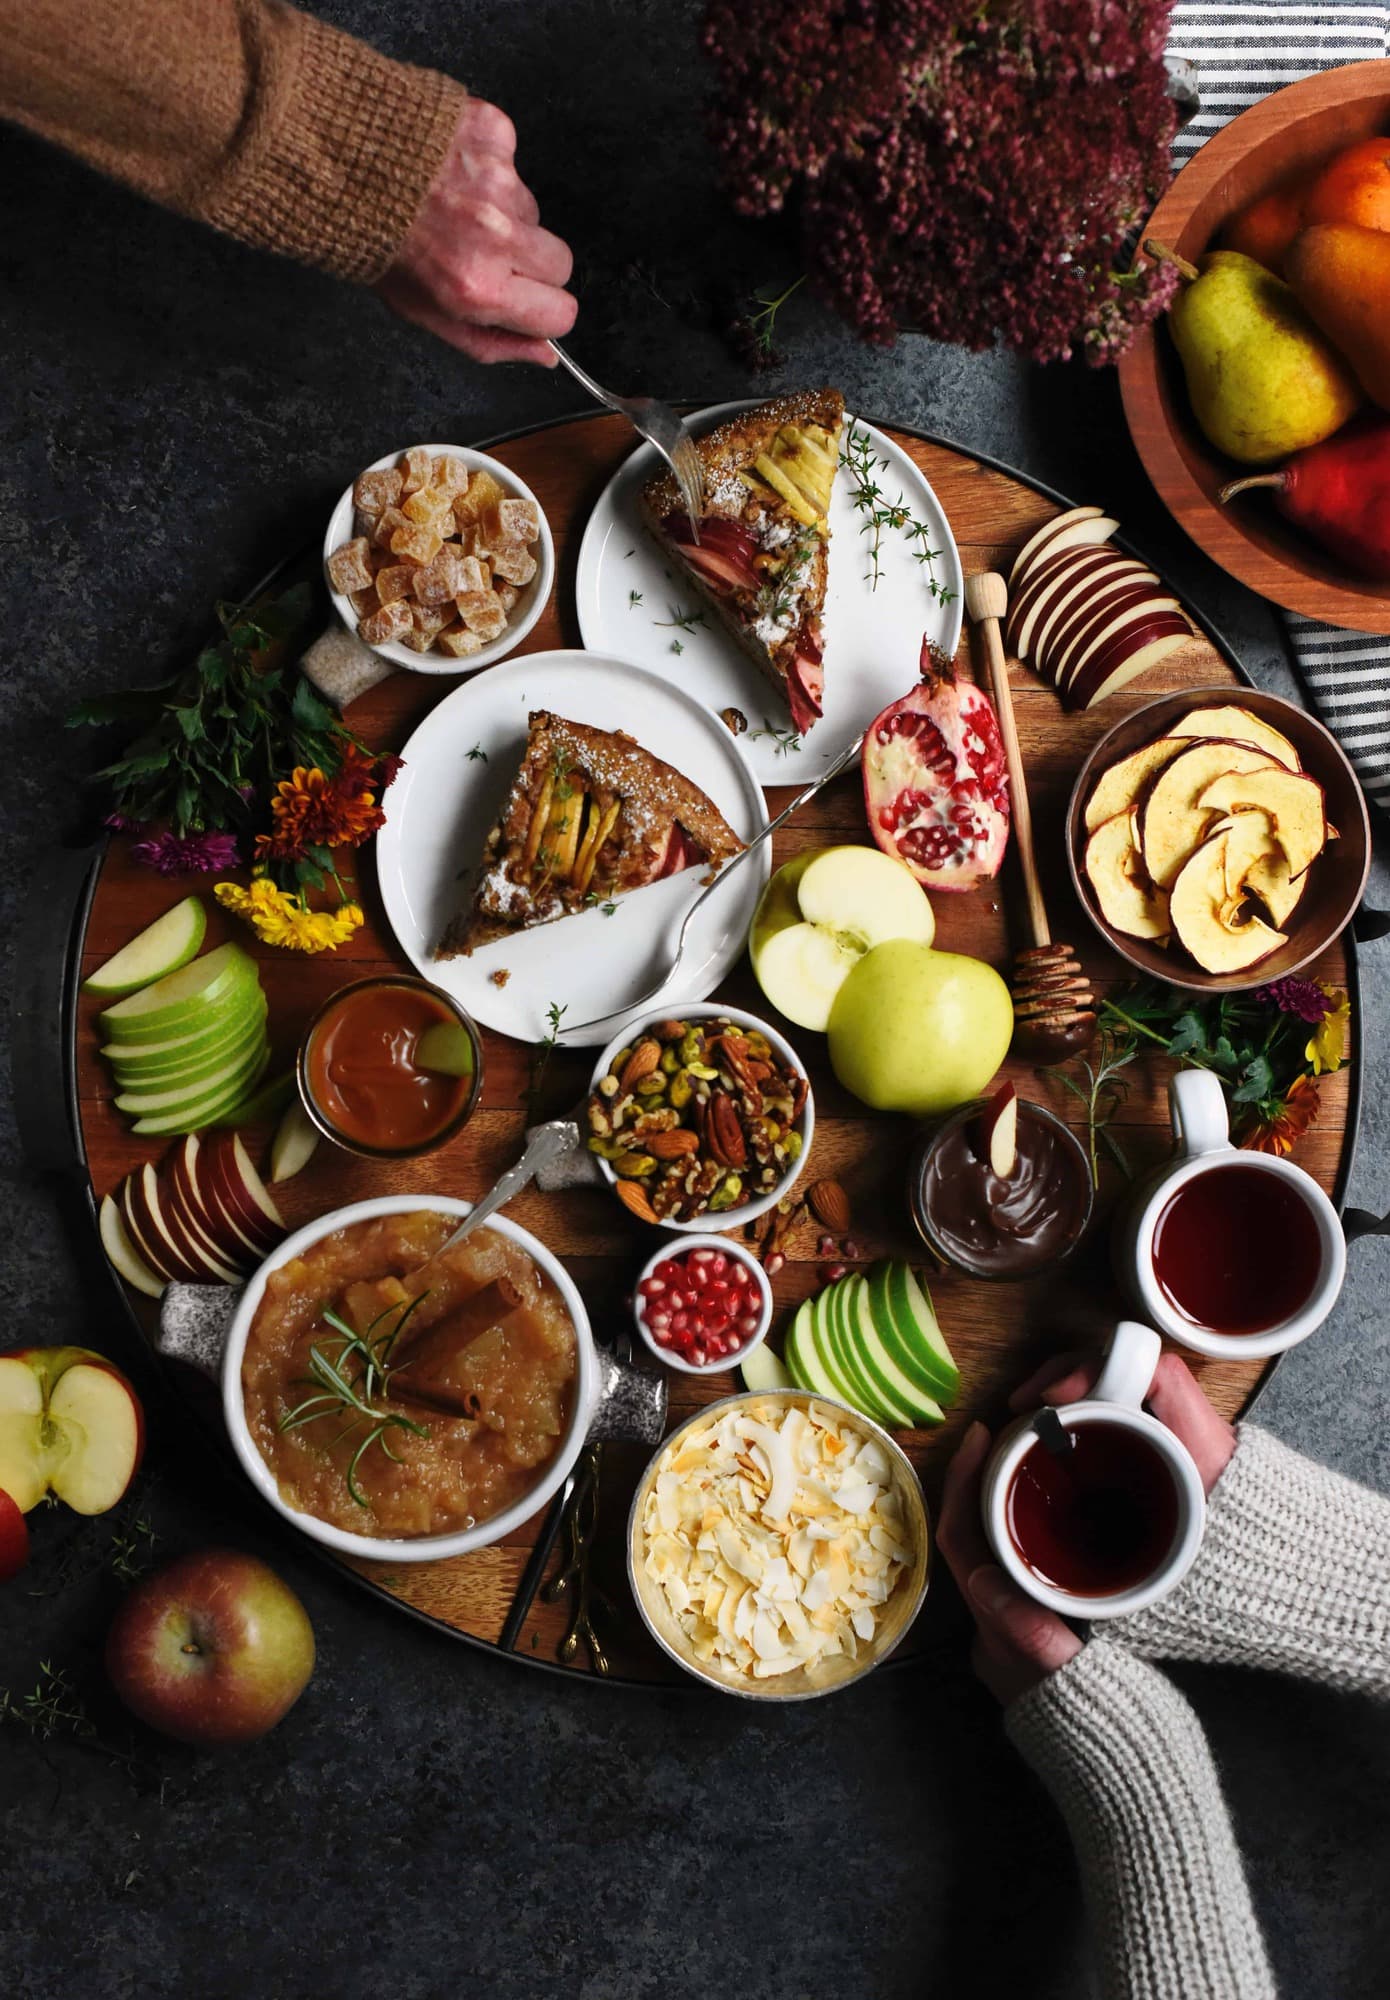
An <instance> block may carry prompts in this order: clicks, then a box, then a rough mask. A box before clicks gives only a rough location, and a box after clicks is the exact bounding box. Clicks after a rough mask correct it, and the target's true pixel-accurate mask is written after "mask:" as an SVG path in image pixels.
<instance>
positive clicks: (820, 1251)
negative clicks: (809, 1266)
mask: <svg viewBox="0 0 1390 2000" xmlns="http://www.w3.org/2000/svg"><path fill="white" fill-rule="evenodd" d="M834 1250H835V1238H834V1237H833V1236H822V1237H821V1238H820V1239H819V1241H818V1242H817V1244H816V1255H817V1256H818V1257H829V1256H832V1255H833V1254H834Z"/></svg>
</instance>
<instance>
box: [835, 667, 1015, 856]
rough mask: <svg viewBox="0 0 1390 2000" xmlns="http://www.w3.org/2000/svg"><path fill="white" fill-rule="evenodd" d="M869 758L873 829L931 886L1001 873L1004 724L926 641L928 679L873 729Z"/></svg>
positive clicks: (867, 791)
mask: <svg viewBox="0 0 1390 2000" xmlns="http://www.w3.org/2000/svg"><path fill="white" fill-rule="evenodd" d="M862 762H863V768H864V808H865V811H866V812H867V814H868V818H869V831H870V832H871V833H872V835H873V837H874V839H875V840H876V841H877V842H878V845H879V846H880V847H881V848H882V849H883V851H884V853H885V854H891V855H892V856H893V858H894V859H895V860H897V861H903V862H906V864H907V866H908V867H909V868H910V869H911V870H912V872H913V874H914V875H915V876H916V877H917V880H918V881H919V882H920V883H921V884H922V886H923V887H924V888H926V889H952V890H956V889H973V888H974V887H975V886H976V884H977V883H979V882H988V881H990V880H991V879H992V878H993V877H994V876H995V875H997V874H998V873H999V869H1000V866H1001V864H1002V862H1003V859H1004V849H1005V847H1006V845H1007V844H1008V838H1009V777H1008V770H1007V768H1006V766H1005V762H1004V745H1003V742H1002V741H1001V739H1000V735H999V718H998V716H996V714H995V712H994V704H993V702H991V700H990V698H989V696H988V695H987V694H986V693H985V692H984V690H983V689H982V688H977V687H976V686H974V684H973V683H972V682H970V681H961V680H957V678H956V673H955V669H954V667H953V666H952V664H951V662H950V660H948V659H947V657H946V655H945V654H944V653H943V652H942V651H941V649H940V647H939V646H933V645H932V644H931V643H930V641H929V640H926V639H924V640H923V641H922V678H921V681H920V682H919V683H918V685H917V686H916V687H915V688H913V690H912V692H911V694H905V695H904V696H903V697H902V699H901V700H900V701H895V702H894V703H893V704H892V705H891V707H888V708H885V709H884V711H883V713H882V715H880V716H878V717H877V718H876V720H875V721H873V722H871V723H870V724H869V728H868V732H867V734H866V735H865V738H864V750H863V758H862Z"/></svg>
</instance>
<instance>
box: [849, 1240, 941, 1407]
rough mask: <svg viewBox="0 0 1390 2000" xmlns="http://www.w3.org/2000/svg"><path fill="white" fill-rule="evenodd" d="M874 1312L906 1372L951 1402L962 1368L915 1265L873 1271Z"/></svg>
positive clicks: (893, 1265) (896, 1263)
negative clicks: (958, 1365) (957, 1361)
mask: <svg viewBox="0 0 1390 2000" xmlns="http://www.w3.org/2000/svg"><path fill="white" fill-rule="evenodd" d="M869 1311H870V1313H871V1314H872V1315H873V1321H874V1325H875V1327H876V1328H877V1329H878V1333H879V1337H880V1339H881V1340H882V1341H883V1343H884V1345H885V1346H886V1347H887V1349H888V1351H889V1353H890V1354H891V1355H892V1356H893V1358H894V1360H895V1361H896V1362H897V1364H898V1366H899V1367H900V1368H901V1369H902V1371H903V1373H904V1374H905V1375H907V1376H908V1377H909V1378H910V1379H911V1380H912V1381H913V1382H915V1383H916V1384H917V1386H918V1387H919V1388H920V1389H923V1390H925V1392H926V1393H927V1395H929V1396H931V1397H934V1398H936V1399H937V1400H938V1401H941V1400H944V1401H946V1402H950V1401H951V1400H952V1399H953V1398H954V1397H955V1395H956V1392H957V1391H958V1390H959V1388H960V1369H959V1368H958V1367H957V1366H956V1362H955V1358H954V1356H953V1355H952V1353H951V1350H950V1348H949V1347H948V1346H947V1345H946V1340H945V1336H944V1335H943V1333H942V1331H941V1328H940V1326H939V1325H938V1323H937V1318H936V1312H935V1309H934V1308H933V1306H932V1302H931V1297H930V1294H929V1293H928V1291H927V1289H926V1287H925V1286H924V1285H923V1284H922V1283H921V1282H920V1281H919V1279H918V1277H917V1274H916V1273H915V1271H914V1270H913V1268H912V1266H911V1265H910V1264H904V1263H902V1262H900V1261H898V1260H896V1259H894V1260H893V1261H891V1262H886V1263H882V1264H876V1265H875V1266H874V1268H873V1270H872V1271H870V1273H869Z"/></svg>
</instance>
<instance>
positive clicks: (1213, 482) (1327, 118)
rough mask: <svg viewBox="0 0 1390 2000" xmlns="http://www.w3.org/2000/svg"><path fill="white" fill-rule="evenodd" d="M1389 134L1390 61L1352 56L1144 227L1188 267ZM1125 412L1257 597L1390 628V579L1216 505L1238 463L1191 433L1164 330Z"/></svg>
mask: <svg viewBox="0 0 1390 2000" xmlns="http://www.w3.org/2000/svg"><path fill="white" fill-rule="evenodd" d="M1387 131H1390V62H1362V63H1353V64H1351V65H1350V66H1349V67H1348V68H1346V69H1334V70H1327V71H1325V72H1324V73H1323V74H1322V75H1321V76H1312V77H1309V78H1307V80H1306V81H1305V82H1303V83H1294V84H1290V85H1289V87H1288V89H1287V90H1279V91H1276V92H1275V93H1274V95H1273V96H1271V97H1267V98H1265V99H1264V100H1263V101H1262V102H1261V103H1259V104H1255V105H1252V106H1251V108H1250V109H1249V110H1248V111H1243V112H1242V113H1241V115H1240V116H1239V118H1235V119H1233V120H1232V121H1231V123H1230V124H1229V125H1227V126H1225V127H1224V128H1223V129H1222V130H1221V131H1220V132H1218V133H1217V134H1216V135H1215V137H1214V138H1211V139H1208V141H1207V143H1206V144H1205V145H1204V146H1203V147H1202V149H1201V151H1200V152H1199V153H1198V154H1197V155H1196V157H1195V158H1194V159H1192V160H1191V161H1189V163H1188V165H1187V166H1185V167H1184V168H1183V170H1182V172H1181V173H1180V174H1179V175H1178V177H1177V179H1176V180H1175V181H1174V182H1173V185H1172V187H1171V188H1170V189H1169V191H1168V193H1167V194H1166V195H1165V196H1164V198H1163V200H1162V201H1161V202H1160V203H1159V204H1158V207H1157V208H1156V209H1155V210H1154V212H1153V214H1152V216H1151V217H1150V218H1149V222H1148V224H1147V227H1146V228H1145V231H1144V234H1145V236H1152V237H1156V238H1157V239H1158V241H1159V242H1161V243H1166V244H1167V245H1168V247H1169V249H1171V250H1176V251H1177V252H1178V253H1179V255H1180V256H1183V257H1186V258H1189V259H1190V260H1191V261H1193V262H1195V261H1196V260H1197V259H1198V258H1199V257H1201V255H1202V253H1203V252H1204V251H1205V250H1207V249H1209V248H1210V247H1211V245H1212V243H1213V241H1214V240H1215V238H1216V236H1217V234H1218V232H1219V231H1220V229H1221V227H1222V225H1223V224H1224V223H1225V222H1226V221H1227V220H1228V219H1229V218H1230V217H1231V216H1233V215H1235V214H1237V213H1238V212H1239V211H1240V210H1241V209H1243V208H1245V207H1246V206H1248V204H1249V203H1250V202H1252V201H1254V200H1255V199H1256V198H1257V196H1259V195H1262V194H1265V193H1267V192H1268V190H1269V189H1270V188H1272V187H1273V186H1274V185H1275V184H1276V182H1278V181H1282V180H1283V179H1285V178H1286V177H1287V176H1288V175H1290V174H1293V173H1296V172H1297V171H1298V170H1299V168H1300V167H1303V166H1308V167H1311V166H1313V165H1314V164H1316V163H1318V162H1321V161H1322V160H1324V159H1326V158H1327V157H1328V155H1329V154H1332V153H1335V152H1337V151H1339V150H1340V149H1341V148H1342V147H1344V146H1350V145H1353V144H1355V142H1356V141H1357V140H1358V139H1369V138H1373V137H1375V136H1376V135H1377V134H1379V133H1382V132H1387ZM1120 393H1121V395H1122V396H1123V398H1124V407H1125V419H1126V421H1127V423H1128V424H1129V430H1130V436H1131V437H1132V438H1133V439H1134V445H1135V449H1136V450H1137V451H1138V453H1139V456H1140V458H1141V459H1142V460H1143V461H1144V469H1145V470H1146V472H1147V473H1148V475H1149V477H1150V479H1151V480H1152V481H1153V483H1154V485H1155V487H1156V488H1157V489H1158V492H1159V495H1160V497H1161V498H1162V500H1163V502H1164V504H1165V506H1166V507H1167V508H1168V510H1169V512H1170V513H1171V514H1172V515H1173V517H1174V519H1175V520H1176V521H1177V522H1178V523H1179V525H1180V526H1181V527H1183V528H1185V529H1186V530H1187V532H1188V534H1189V535H1191V537H1192V539H1193V541H1195V542H1196V543H1198V545H1199V546H1200V547H1201V548H1203V549H1205V550H1206V552H1207V554H1208V555H1209V556H1211V558H1212V560H1213V561H1214V562H1218V563H1220V565H1221V567H1222V568H1223V569H1224V570H1227V571H1229V573H1230V574H1231V575H1232V576H1234V577H1238V578H1239V579H1240V581H1241V582H1242V583H1245V584H1249V586H1250V588H1251V589H1252V590H1257V591H1258V592H1259V593H1260V595H1261V596H1262V597H1267V598H1269V599H1271V600H1272V601H1273V602H1274V603H1275V604H1282V605H1283V606H1284V608H1285V610H1287V611H1301V612H1303V613H1304V615H1305V616H1307V617H1309V618H1322V619H1325V620H1326V621H1327V622H1328V623H1329V624H1331V625H1347V626H1350V627H1352V629H1353V630H1355V631H1358V632H1377V633H1383V634H1390V583H1380V584H1377V583H1371V582H1369V581H1367V580H1366V579H1365V578H1358V577H1357V576H1355V575H1354V574H1353V573H1352V572H1351V571H1350V570H1347V569H1345V568H1343V567H1342V566H1341V565H1340V564H1339V563H1338V562H1337V561H1336V559H1335V558H1334V557H1333V556H1331V555H1328V554H1325V553H1324V552H1323V550H1321V549H1320V548H1319V547H1318V546H1317V544H1316V543H1315V542H1312V541H1310V540H1308V539H1306V538H1305V537H1304V536H1303V535H1301V534H1299V533H1298V531H1297V530H1296V529H1295V528H1293V527H1291V526H1290V525H1289V524H1288V523H1287V522H1285V521H1284V520H1283V519H1282V518H1281V517H1280V516H1279V515H1278V514H1277V513H1276V512H1275V510H1274V508H1273V507H1272V506H1270V505H1268V504H1256V503H1255V501H1254V500H1249V501H1245V502H1236V503H1234V504H1233V505H1231V506H1230V507H1223V506H1221V504H1220V502H1219V501H1218V500H1217V497H1216V496H1217V493H1218V492H1219V490H1220V488H1221V487H1222V486H1224V485H1225V484H1226V482H1227V480H1229V479H1234V478H1236V477H1238V475H1239V473H1240V471H1241V470H1242V469H1243V468H1241V467H1238V466H1235V465H1234V464H1233V462H1232V461H1231V460H1230V459H1227V458H1224V457H1223V456H1222V455H1221V454H1220V453H1219V452H1217V451H1215V450H1214V449H1213V447H1212V446H1211V445H1209V444H1208V443H1207V441H1206V439H1205V438H1204V437H1203V436H1202V433H1201V432H1200V430H1198V428H1197V425H1196V422H1195V421H1194V419H1193V416H1192V411H1191V408H1190V406H1189V404H1188V400H1187V389H1186V386H1185V384H1184V382H1183V374H1182V367H1181V364H1180V363H1179V361H1178V357H1177V354H1176V352H1175V350H1174V348H1173V343H1172V341H1171V339H1170V338H1169V336H1168V333H1167V331H1166V329H1165V328H1164V327H1162V326H1161V325H1160V326H1158V327H1146V328H1145V329H1144V331H1143V332H1142V333H1141V334H1140V335H1139V338H1138V339H1137V340H1136V341H1135V343H1134V345H1133V346H1132V347H1131V348H1130V350H1129V352H1128V353H1127V354H1126V355H1125V357H1124V359H1123V360H1122V361H1121V362H1120Z"/></svg>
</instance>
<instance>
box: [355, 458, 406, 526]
mask: <svg viewBox="0 0 1390 2000" xmlns="http://www.w3.org/2000/svg"><path fill="white" fill-rule="evenodd" d="M400 497H401V473H400V469H399V467H397V466H392V465H388V466H385V467H383V469H382V470H381V471H380V472H361V473H359V474H358V476H357V483H356V485H355V486H354V487H353V489H352V504H353V505H354V507H356V508H357V510H358V512H359V513H361V514H366V515H369V516H370V517H371V519H372V520H375V519H376V517H377V516H378V515H379V514H384V513H385V512H386V509H387V508H388V507H394V506H395V505H396V504H397V502H398V501H399V499H400Z"/></svg>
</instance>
